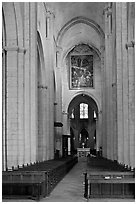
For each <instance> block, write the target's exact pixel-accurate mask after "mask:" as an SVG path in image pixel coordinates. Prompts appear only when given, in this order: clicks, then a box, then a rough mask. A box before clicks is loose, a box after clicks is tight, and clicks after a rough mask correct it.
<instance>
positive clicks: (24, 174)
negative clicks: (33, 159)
mask: <svg viewBox="0 0 137 204" xmlns="http://www.w3.org/2000/svg"><path fill="white" fill-rule="evenodd" d="M77 162H78V158H77V157H70V158H67V159H65V160H62V159H60V160H57V161H56V160H50V161H45V162H39V163H36V164H33V165H29V166H26V167H25V166H24V167H23V168H19V169H17V170H14V171H5V172H2V197H3V198H11V197H14V198H18V197H19V198H31V199H36V200H40V198H42V197H45V196H47V195H49V194H50V192H51V191H52V190H53V188H54V187H55V186H56V185H57V183H58V182H59V181H60V180H61V179H62V178H63V177H64V176H65V175H66V173H67V172H68V171H69V170H70V169H71V168H72V167H73V166H74V165H75V164H76V163H77Z"/></svg>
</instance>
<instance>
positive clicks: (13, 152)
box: [5, 47, 18, 168]
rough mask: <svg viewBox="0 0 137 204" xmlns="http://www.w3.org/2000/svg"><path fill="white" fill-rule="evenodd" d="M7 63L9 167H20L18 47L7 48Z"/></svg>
mask: <svg viewBox="0 0 137 204" xmlns="http://www.w3.org/2000/svg"><path fill="white" fill-rule="evenodd" d="M5 50H6V56H7V63H6V92H7V93H6V107H7V108H6V133H7V141H6V142H7V167H8V168H11V167H12V166H17V165H18V95H17V89H18V76H17V73H18V72H17V56H18V48H17V47H5Z"/></svg>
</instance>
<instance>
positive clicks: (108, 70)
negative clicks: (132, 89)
mask: <svg viewBox="0 0 137 204" xmlns="http://www.w3.org/2000/svg"><path fill="white" fill-rule="evenodd" d="M111 15H112V12H111V6H110V3H108V5H107V8H106V9H105V54H106V56H105V82H106V84H105V89H106V90H105V104H106V106H105V115H104V116H105V118H106V119H105V120H106V126H105V128H106V142H107V148H106V149H107V154H106V155H107V158H108V159H112V157H113V140H112V139H113V135H112V134H113V133H112V117H113V113H112V86H111V85H112V50H111V49H112V48H111V41H112V36H111V34H112V28H111V26H112V25H111V18H112V16H111Z"/></svg>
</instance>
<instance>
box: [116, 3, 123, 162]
mask: <svg viewBox="0 0 137 204" xmlns="http://www.w3.org/2000/svg"><path fill="white" fill-rule="evenodd" d="M121 4H122V3H116V53H117V64H116V66H117V134H118V161H119V162H120V163H122V164H124V146H123V140H124V138H123V122H122V121H123V106H122V102H123V97H122V96H123V92H122V86H123V85H122V82H123V78H122V76H123V72H122V52H121V51H122V50H121V43H122V35H121V30H122V23H121V20H122V15H121V14H122V9H121Z"/></svg>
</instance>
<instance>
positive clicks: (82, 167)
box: [3, 161, 135, 202]
mask: <svg viewBox="0 0 137 204" xmlns="http://www.w3.org/2000/svg"><path fill="white" fill-rule="evenodd" d="M88 169H90V170H93V171H96V170H97V169H91V167H89V166H88V165H87V162H86V161H79V162H78V163H77V164H76V165H75V166H74V167H73V168H72V169H71V170H70V171H69V173H68V174H67V175H66V176H65V177H64V178H63V179H62V180H61V182H60V183H58V184H57V186H56V187H55V188H54V190H53V191H52V192H51V194H50V195H49V197H46V198H43V199H41V200H40V202H87V200H86V199H85V198H84V196H83V195H84V185H83V182H84V175H83V173H84V172H85V171H86V170H88ZM3 202H34V201H32V200H9V199H8V200H6V199H5V200H3ZM89 202H135V201H134V200H133V199H90V200H89Z"/></svg>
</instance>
